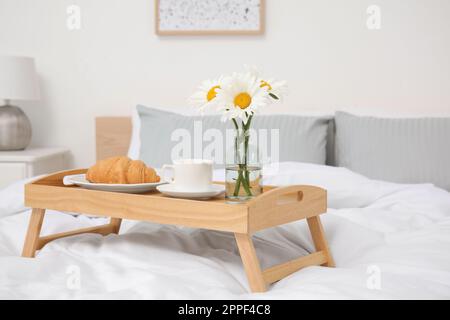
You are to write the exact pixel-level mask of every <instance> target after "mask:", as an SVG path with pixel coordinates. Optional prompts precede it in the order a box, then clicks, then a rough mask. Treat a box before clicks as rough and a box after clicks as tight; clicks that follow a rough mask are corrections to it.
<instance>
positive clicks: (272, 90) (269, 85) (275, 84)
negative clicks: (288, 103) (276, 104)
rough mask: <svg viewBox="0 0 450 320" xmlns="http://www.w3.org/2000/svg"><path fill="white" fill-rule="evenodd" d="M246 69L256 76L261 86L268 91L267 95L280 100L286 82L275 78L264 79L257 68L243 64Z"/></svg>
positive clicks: (285, 89) (283, 94) (285, 88)
mask: <svg viewBox="0 0 450 320" xmlns="http://www.w3.org/2000/svg"><path fill="white" fill-rule="evenodd" d="M245 68H246V69H247V71H248V72H249V73H251V74H252V75H253V76H254V77H256V78H257V79H258V81H259V83H260V86H261V88H264V89H265V90H267V92H268V93H269V96H270V97H271V98H272V99H273V100H276V101H280V100H282V99H283V97H284V96H285V94H286V91H287V82H286V81H277V80H275V79H273V78H272V79H265V78H264V77H262V76H261V73H260V72H259V70H258V68H256V67H254V66H247V65H246V66H245Z"/></svg>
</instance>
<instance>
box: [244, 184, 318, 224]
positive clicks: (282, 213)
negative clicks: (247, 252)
mask: <svg viewBox="0 0 450 320" xmlns="http://www.w3.org/2000/svg"><path fill="white" fill-rule="evenodd" d="M248 205H249V212H250V216H249V223H250V229H251V231H257V230H261V229H265V228H268V227H271V226H275V225H280V224H284V223H288V222H291V221H295V220H299V219H304V218H308V217H310V216H315V215H318V214H321V213H325V212H326V211H327V191H326V190H325V189H322V188H320V187H315V186H308V185H293V186H286V187H278V188H274V189H271V190H269V191H267V192H264V193H263V194H261V195H259V196H258V197H256V198H254V199H252V200H250V201H249V202H248Z"/></svg>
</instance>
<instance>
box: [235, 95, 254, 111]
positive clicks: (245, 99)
mask: <svg viewBox="0 0 450 320" xmlns="http://www.w3.org/2000/svg"><path fill="white" fill-rule="evenodd" d="M251 103H252V97H251V96H250V95H249V94H248V93H247V92H241V93H239V94H238V95H237V96H236V97H234V105H235V106H237V107H239V108H241V109H247V108H248V106H249V105H250V104H251Z"/></svg>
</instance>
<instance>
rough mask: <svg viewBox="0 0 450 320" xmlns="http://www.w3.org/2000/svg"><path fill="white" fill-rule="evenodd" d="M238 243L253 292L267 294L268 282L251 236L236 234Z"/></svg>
mask: <svg viewBox="0 0 450 320" xmlns="http://www.w3.org/2000/svg"><path fill="white" fill-rule="evenodd" d="M234 237H235V238H236V243H237V246H238V248H239V253H240V255H241V259H242V263H243V265H244V269H245V272H246V274H247V278H248V282H249V285H250V289H251V290H252V292H265V291H266V290H267V288H266V282H265V280H264V277H263V273H262V271H261V266H260V265H259V260H258V257H257V256H256V251H255V247H254V246H253V241H252V238H251V236H250V235H248V234H245V233H235V234H234Z"/></svg>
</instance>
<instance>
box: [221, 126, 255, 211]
mask: <svg viewBox="0 0 450 320" xmlns="http://www.w3.org/2000/svg"><path fill="white" fill-rule="evenodd" d="M225 186H226V189H225V197H226V199H227V200H228V201H229V202H235V203H239V202H243V201H247V200H250V199H252V198H254V197H256V196H258V195H259V194H261V193H262V185H261V164H260V161H259V152H258V148H257V146H255V145H253V144H250V130H241V129H239V130H236V132H235V137H234V141H233V147H231V148H229V149H228V150H227V154H226V166H225Z"/></svg>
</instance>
